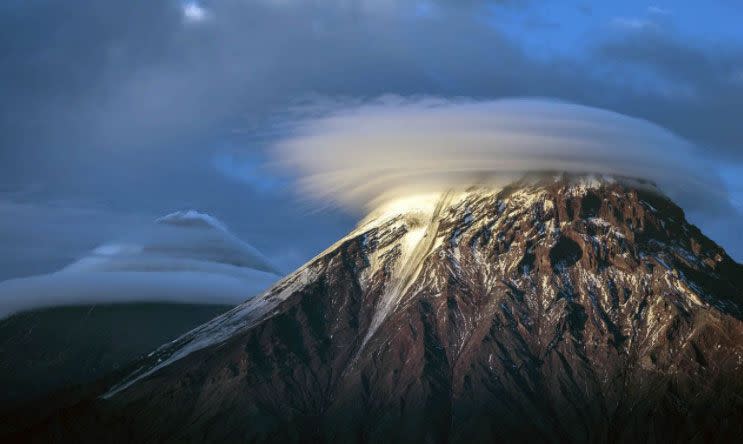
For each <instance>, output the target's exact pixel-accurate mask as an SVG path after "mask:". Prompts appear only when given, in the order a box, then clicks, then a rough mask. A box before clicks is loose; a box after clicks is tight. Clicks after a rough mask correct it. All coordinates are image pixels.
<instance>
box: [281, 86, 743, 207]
mask: <svg viewBox="0 0 743 444" xmlns="http://www.w3.org/2000/svg"><path fill="white" fill-rule="evenodd" d="M313 113H314V114H313V115H312V116H309V117H306V118H304V119H301V120H300V121H299V123H298V124H297V125H296V127H294V128H293V131H292V132H291V135H290V136H289V137H287V138H285V139H284V140H282V141H280V142H279V143H277V144H276V146H275V149H274V151H273V153H274V155H275V156H276V159H277V161H278V164H279V165H280V166H281V167H284V168H287V169H289V170H292V171H293V172H295V173H297V174H298V175H299V177H300V179H299V186H298V188H299V190H300V192H302V193H304V194H305V195H306V196H308V197H310V198H313V199H316V200H320V201H324V202H329V203H331V204H336V205H340V206H342V207H345V208H349V209H352V210H358V209H368V208H369V207H373V206H375V205H377V204H378V203H380V201H384V200H387V199H392V198H399V197H401V196H405V195H410V194H416V193H423V192H431V191H441V190H444V189H451V188H458V187H468V186H472V185H478V184H491V183H492V184H495V185H503V184H505V183H507V182H510V181H512V180H515V179H518V178H519V177H521V176H523V175H524V174H528V173H532V172H570V173H593V174H608V175H618V176H627V177H631V178H638V179H645V180H650V181H653V182H655V183H656V184H657V185H658V186H659V187H660V189H661V190H662V191H664V192H665V193H667V194H668V195H669V196H670V197H671V198H673V199H674V200H676V201H678V202H680V204H681V205H682V206H684V207H685V208H687V209H697V208H699V206H700V205H701V206H707V207H709V208H712V207H718V208H722V207H725V206H726V205H729V203H728V201H727V194H726V191H725V188H724V186H723V185H722V182H721V180H720V178H719V176H718V175H717V174H716V173H715V172H714V170H713V169H712V167H711V166H710V165H708V164H707V163H706V162H705V161H704V159H703V158H701V157H700V156H699V155H698V154H697V152H696V150H695V147H694V146H692V145H691V144H690V143H688V142H687V141H685V140H683V139H681V138H680V137H678V136H676V135H674V134H673V133H671V132H669V131H667V130H665V129H663V128H661V127H659V126H657V125H654V124H652V123H650V122H648V121H645V120H641V119H636V118H632V117H628V116H625V115H622V114H618V113H615V112H611V111H606V110H602V109H597V108H591V107H587V106H581V105H576V104H571V103H565V102H558V101H551V100H542V99H508V100H493V101H473V100H466V99H461V100H454V101H451V100H443V99H437V98H425V99H415V100H410V99H404V98H399V97H384V98H381V99H379V100H377V101H375V102H373V103H362V104H354V105H342V106H334V107H333V106H330V107H328V106H326V107H325V108H324V110H322V111H317V110H316V109H315V110H313Z"/></svg>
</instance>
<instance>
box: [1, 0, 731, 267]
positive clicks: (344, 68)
mask: <svg viewBox="0 0 743 444" xmlns="http://www.w3.org/2000/svg"><path fill="white" fill-rule="evenodd" d="M192 3H193V4H194V5H196V6H198V7H199V8H202V10H203V15H199V14H196V15H192V16H190V17H191V18H189V16H186V15H184V9H183V5H184V3H182V2H179V1H175V0H173V1H155V2H153V1H143V0H132V1H127V2H113V1H96V2H90V1H83V0H69V1H65V2H54V1H42V0H36V1H25V2H20V1H11V2H4V3H3V4H2V5H0V60H1V62H0V66H2V69H0V182H1V183H0V187H5V186H8V187H21V188H24V189H25V188H27V187H29V186H33V187H35V188H34V191H33V192H32V193H30V194H28V195H26V196H23V197H22V198H19V197H18V196H14V197H12V198H11V197H8V196H0V200H3V202H4V205H5V207H3V208H5V210H4V211H5V215H6V216H7V217H6V216H3V218H4V220H3V222H2V223H3V225H2V226H1V227H0V228H1V229H2V230H3V231H2V235H3V237H2V239H3V242H5V243H4V244H3V246H2V251H3V253H2V255H0V256H2V257H0V261H2V263H3V264H10V265H9V266H10V267H12V269H13V270H16V271H14V272H13V275H24V274H29V270H32V272H39V271H40V270H41V269H42V268H45V267H46V268H48V269H47V270H45V271H51V270H52V269H54V268H55V267H52V266H51V265H48V264H47V263H48V261H50V260H51V259H49V258H50V257H56V256H60V255H61V256H64V258H67V259H68V258H69V256H71V255H76V254H81V252H84V251H85V250H86V249H87V248H90V246H91V244H95V243H96V242H99V241H101V240H103V239H106V238H108V237H110V235H111V234H112V232H113V231H117V230H121V229H124V228H126V227H125V225H126V223H125V222H123V221H124V220H126V219H127V218H128V217H133V218H138V219H142V220H149V219H150V218H152V217H155V216H157V215H159V214H162V213H165V212H168V211H174V210H179V209H183V208H196V209H200V210H204V211H207V212H209V213H211V214H215V215H217V216H218V217H220V218H221V219H223V220H225V221H226V222H227V223H228V224H229V225H230V226H231V227H232V228H233V230H234V231H235V232H236V234H237V235H238V236H240V237H241V238H244V239H246V240H247V241H249V242H251V243H252V244H254V245H256V246H257V247H258V248H260V249H261V250H262V251H264V252H265V253H266V254H267V255H269V256H271V257H273V258H275V257H283V258H284V259H282V260H275V261H276V262H277V263H279V265H280V266H283V267H285V268H286V269H291V267H293V266H296V265H299V263H301V262H302V261H303V260H304V259H306V258H307V257H309V256H310V255H311V254H313V253H315V252H317V251H319V250H320V249H322V248H323V247H324V246H326V245H327V244H329V243H330V242H332V241H333V240H335V239H336V238H337V237H339V236H340V235H341V234H343V232H344V231H345V230H346V229H347V228H349V227H350V225H351V224H352V221H353V217H349V216H347V215H343V214H341V213H338V212H324V213H316V212H312V211H311V210H312V209H311V208H308V207H307V206H306V205H300V204H297V202H296V201H295V200H292V199H291V194H290V192H289V190H287V184H288V183H291V178H284V177H281V178H277V177H275V176H274V175H273V174H272V173H271V172H266V171H265V170H263V169H261V168H258V167H257V162H259V161H260V159H261V158H262V155H263V154H262V153H263V150H264V149H265V147H266V146H267V145H270V143H271V140H272V138H275V137H276V136H277V135H280V133H281V131H282V125H281V121H282V118H283V117H282V112H284V111H285V110H286V109H287V107H289V106H294V105H296V104H297V101H298V98H302V97H307V96H314V97H318V96H319V97H327V96H330V97H352V98H359V99H360V100H362V101H363V100H364V99H370V98H374V97H377V96H379V95H382V94H387V93H393V94H399V95H403V96H411V95H412V96H415V95H425V94H430V95H436V96H441V97H447V98H452V97H459V96H465V97H471V98H475V99H492V98H499V97H514V96H531V97H534V96H547V97H555V98H558V99H563V100H568V101H571V102H575V103H579V104H583V105H589V106H595V107H600V108H606V109H610V110H614V111H618V112H621V113H623V114H627V115H629V116H633V117H640V118H644V119H647V120H649V121H651V122H653V123H656V124H659V125H661V126H664V127H666V128H668V129H670V130H671V131H673V132H674V133H676V134H678V135H680V136H682V137H684V138H686V139H689V140H690V141H692V142H693V143H695V144H696V145H697V146H699V147H701V148H700V152H701V153H702V155H704V156H706V157H709V158H711V159H712V160H714V159H715V158H726V159H732V160H733V161H734V162H741V161H743V154H742V153H743V150H740V148H739V145H738V142H737V141H739V140H743V126H740V125H736V124H735V120H734V119H735V117H736V112H737V110H736V109H735V105H736V104H739V103H743V102H742V101H741V100H742V99H743V97H741V94H742V92H741V88H742V87H743V86H742V85H743V74H741V73H742V72H743V71H741V70H740V69H739V65H738V63H739V62H740V61H741V58H740V51H739V50H738V49H739V48H738V49H736V48H731V49H720V48H715V47H711V46H709V45H707V46H705V45H704V44H701V43H700V44H698V45H697V46H694V45H690V44H689V42H688V41H686V40H684V39H683V38H681V37H679V36H678V35H676V34H674V31H673V30H666V29H664V28H656V29H655V30H654V31H653V32H654V33H655V34H653V33H650V32H645V33H643V32H639V31H635V32H621V33H619V34H618V35H613V36H612V37H611V38H610V39H603V38H602V39H601V40H599V41H598V42H597V43H595V44H594V47H593V48H594V50H593V52H590V53H589V54H588V55H587V56H584V57H579V56H577V55H575V54H563V55H560V56H557V55H554V56H552V57H550V58H543V57H542V58H539V59H535V58H533V57H531V56H530V54H529V53H528V51H527V50H526V49H524V48H523V47H522V45H521V44H520V42H519V41H517V40H516V39H513V38H508V37H506V36H505V35H504V34H503V32H501V27H500V26H499V23H498V22H497V20H496V17H495V16H494V15H493V14H492V11H493V10H494V8H496V9H497V8H509V10H510V11H513V10H517V9H518V8H521V7H524V5H526V4H528V2H525V1H501V2H488V1H484V0H483V1H467V2H454V1H448V0H437V1H434V2H428V4H427V5H426V4H425V2H420V1H413V0H410V1H406V0H374V1H372V0H358V1H352V2H348V1H327V2H314V1H303V0H284V1H278V0H277V1H271V0H252V1H249V0H212V1H203V2H192ZM555 24H556V25H557V24H558V22H555ZM550 29H552V32H554V29H558V28H554V27H550ZM534 32H549V29H546V30H543V31H539V30H537V29H535V30H534ZM648 85H649V86H648ZM300 103H302V102H301V101H300ZM272 131H273V133H272ZM263 132H268V133H269V134H268V135H267V136H264V135H262V133H263ZM70 202H74V203H70ZM18 205H21V207H22V208H21V209H19V207H18ZM13 208H16V210H13ZM76 208H84V209H85V211H91V212H93V213H95V214H97V215H99V216H97V217H96V218H87V219H86V217H83V216H80V213H79V211H78V210H76ZM699 211H700V212H702V213H708V211H709V210H708V209H705V208H700V209H699ZM32 213H35V214H37V215H33V214H32ZM718 213H721V214H728V215H730V214H733V215H734V216H729V217H738V216H737V214H736V213H732V210H731V209H724V210H719V211H718ZM13 216H15V217H13ZM60 220H61V221H64V222H62V223H60V222H58V221H60ZM705 223H709V226H710V227H713V230H717V231H715V232H713V233H712V234H713V237H714V235H715V233H720V231H719V228H714V226H713V224H712V223H711V222H705ZM715 226H718V227H719V226H720V224H718V225H715ZM61 227H63V228H61ZM60 230H61V231H62V234H59V233H58V232H57V231H60ZM723 237H725V236H723V235H720V236H718V238H723ZM18 239H24V241H20V240H18ZM60 239H65V241H64V242H62V241H61V240H60ZM725 239H726V240H727V239H728V238H725ZM729 239H733V238H732V237H730V238H729ZM10 244H12V245H13V249H9V248H7V245H10ZM725 246H726V247H727V248H728V249H730V250H733V252H735V251H738V252H739V253H743V244H742V243H740V242H739V241H738V242H737V243H736V242H734V241H733V240H728V241H727V242H726V244H725ZM9 251H12V252H15V253H9ZM21 251H22V252H23V253H22V255H24V257H27V258H28V259H24V260H23V261H20V260H15V259H13V257H19V256H17V255H18V254H21V253H18V252H21ZM738 257H743V254H741V255H740V256H738ZM54 261H55V263H58V262H60V261H63V258H60V259H58V260H57V259H55V260H54ZM21 263H23V264H25V265H21ZM7 269H10V268H6V270H7ZM24 270H25V271H24ZM6 274H7V273H6ZM1 278H2V276H0V279H1Z"/></svg>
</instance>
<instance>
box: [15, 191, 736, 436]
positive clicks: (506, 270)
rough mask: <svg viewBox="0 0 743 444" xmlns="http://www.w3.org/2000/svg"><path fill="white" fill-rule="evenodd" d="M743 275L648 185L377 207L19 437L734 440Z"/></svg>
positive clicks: (475, 194)
mask: <svg viewBox="0 0 743 444" xmlns="http://www.w3.org/2000/svg"><path fill="white" fill-rule="evenodd" d="M410 239H414V240H416V241H415V242H411V241H410ZM411 245H412V246H411ZM742 289H743V268H742V267H741V266H740V265H738V264H736V263H735V262H734V261H733V260H731V259H730V258H729V257H728V256H727V255H726V254H725V252H724V251H723V250H722V249H721V248H720V247H719V246H717V245H716V244H714V243H713V242H712V241H710V240H709V239H707V238H706V237H704V236H703V235H702V234H701V233H700V232H699V230H698V229H697V228H696V227H694V226H692V225H690V224H688V223H687V222H686V221H685V219H684V215H683V212H682V210H681V209H680V208H678V207H677V206H676V205H674V204H673V203H672V202H670V201H669V200H668V199H666V198H664V197H662V196H661V195H659V194H657V193H653V192H651V191H649V190H647V189H645V188H643V187H636V186H634V185H625V184H622V183H617V182H613V181H600V182H596V181H587V180H584V179H572V178H562V179H558V180H549V181H542V182H539V183H521V184H517V185H514V186H512V187H508V188H506V189H504V190H502V191H499V192H493V191H488V190H471V191H469V192H467V193H463V194H461V195H456V196H454V195H451V194H449V195H446V196H444V197H442V199H441V201H440V202H439V203H438V205H437V208H436V210H435V211H434V212H433V214H432V215H429V217H419V216H416V217H412V216H410V215H406V214H402V215H398V216H396V217H382V218H380V219H378V220H372V221H367V223H365V225H363V226H361V227H360V228H359V229H357V230H356V231H354V232H353V233H352V234H351V235H349V236H348V237H346V238H344V239H343V240H341V241H339V242H338V243H337V244H336V245H334V246H333V247H331V248H330V249H328V250H327V251H326V252H325V253H323V254H321V255H320V256H318V257H317V258H315V259H313V260H312V261H311V262H310V263H308V264H307V265H306V266H304V267H302V268H301V269H299V270H298V271H297V272H295V273H294V274H292V275H290V276H289V277H287V278H286V279H284V280H283V281H282V282H281V283H279V284H278V285H277V286H276V287H274V288H273V289H272V290H270V291H268V292H267V293H266V294H265V295H264V296H262V297H259V298H256V299H255V300H253V301H251V302H248V303H246V304H244V305H243V306H241V307H238V308H236V309H234V310H232V311H231V312H228V313H227V314H225V315H223V316H221V317H218V318H216V319H215V320H213V321H211V322H210V323H207V324H205V325H204V326H202V327H201V328H199V329H197V330H194V331H193V332H191V333H189V334H188V335H186V336H184V337H182V338H181V339H179V340H178V341H176V342H174V343H173V344H169V345H167V346H164V347H162V348H161V349H159V350H158V351H157V352H156V353H155V354H153V355H152V356H151V357H150V358H148V360H145V361H143V362H140V363H138V364H137V366H136V369H137V371H136V372H134V373H133V374H132V375H131V376H130V377H129V378H128V379H127V380H125V381H124V383H123V384H120V385H118V386H117V387H114V388H113V390H112V391H110V392H109V393H108V394H107V397H106V398H105V399H97V400H88V401H84V402H80V403H79V404H78V405H77V406H75V407H72V408H68V409H66V410H64V411H61V412H59V413H58V414H56V415H53V416H52V417H50V418H48V419H47V420H46V421H45V422H43V423H40V424H37V425H36V426H34V427H32V428H30V429H29V430H26V431H24V432H23V433H22V434H20V435H17V436H16V437H15V438H19V439H37V440H40V441H48V440H49V438H50V437H51V438H53V439H57V440H60V441H75V442H109V441H111V442H118V441H127V442H128V441H136V442H154V441H157V442H202V441H208V442H219V441H228V442H232V441H241V442H246V441H247V442H267V441H270V442H281V441H290V442H297V441H303V442H321V441H331V442H384V441H387V442H472V441H475V442H489V441H505V442H524V441H539V442H566V441H571V442H572V441H576V442H678V441H696V442H727V441H733V440H736V439H738V438H739V437H740V436H743V321H742V318H743V317H742V312H741V307H743V290H742Z"/></svg>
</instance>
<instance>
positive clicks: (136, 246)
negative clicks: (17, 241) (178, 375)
mask: <svg viewBox="0 0 743 444" xmlns="http://www.w3.org/2000/svg"><path fill="white" fill-rule="evenodd" d="M279 278H280V275H279V273H278V271H277V270H276V268H275V267H274V266H273V265H272V264H271V262H270V261H269V260H268V259H266V258H265V257H264V256H263V255H262V254H261V253H260V252H259V251H258V250H256V249H255V248H253V247H252V246H250V245H248V244H247V243H245V242H243V241H241V240H240V239H238V238H237V237H236V236H234V235H233V234H231V233H230V232H229V231H228V230H227V228H226V227H225V226H224V225H223V224H222V223H221V222H219V221H218V220H217V219H216V218H214V217H213V216H210V215H208V214H205V213H201V212H197V211H194V210H188V211H181V212H176V213H171V214H168V215H166V216H164V217H161V218H159V219H157V220H156V221H154V223H152V224H150V225H148V226H146V227H144V228H143V229H140V230H138V231H135V232H133V233H132V234H130V235H128V236H126V237H124V238H122V239H119V240H117V241H115V242H110V243H106V244H104V245H101V246H99V247H98V248H96V249H95V250H93V251H92V252H90V253H88V254H87V255H85V256H84V257H83V258H81V259H79V260H77V261H75V262H74V263H72V264H70V265H68V266H67V267H65V268H64V269H63V270H60V271H58V272H56V273H52V274H49V275H42V276H35V277H31V278H24V279H14V280H10V281H6V282H2V283H0V387H2V388H3V390H0V416H2V411H3V410H5V411H7V410H13V409H15V408H17V407H18V406H19V405H23V404H24V403H26V402H28V401H30V400H32V399H34V398H36V397H43V396H45V395H47V394H49V393H51V392H55V391H58V390H64V389H65V388H66V387H69V386H73V385H78V386H81V387H83V386H85V385H86V384H90V383H92V382H93V381H96V380H97V379H99V378H101V377H102V376H104V375H106V374H108V373H110V372H115V371H118V370H119V369H123V368H126V366H128V365H129V364H130V362H131V361H133V360H135V359H136V358H138V357H139V356H141V355H144V354H146V353H148V352H150V351H152V350H153V349H154V348H156V347H157V346H159V345H160V344H163V343H165V342H168V341H171V340H173V339H176V338H177V337H179V336H180V335H182V334H184V333H185V332H188V331H189V330H191V329H192V328H194V327H196V326H198V325H200V324H202V323H203V322H206V321H208V320H209V319H211V318H213V317H214V316H216V315H218V314H221V313H224V312H225V311H227V310H228V309H230V308H232V307H234V306H235V305H237V304H238V303H240V302H242V301H244V300H246V299H247V298H250V297H252V296H255V295H256V294H258V293H260V292H261V291H263V290H264V289H266V288H268V287H269V286H270V285H271V284H273V283H274V282H275V281H277V280H278V279H279ZM3 318H4V319H3Z"/></svg>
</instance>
